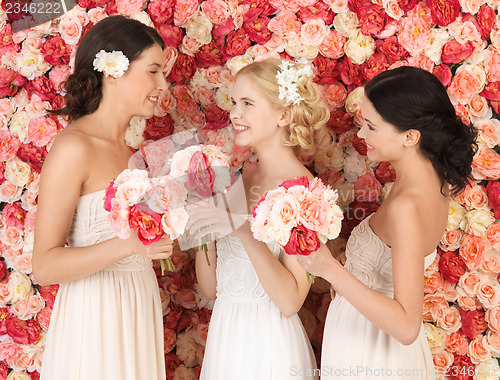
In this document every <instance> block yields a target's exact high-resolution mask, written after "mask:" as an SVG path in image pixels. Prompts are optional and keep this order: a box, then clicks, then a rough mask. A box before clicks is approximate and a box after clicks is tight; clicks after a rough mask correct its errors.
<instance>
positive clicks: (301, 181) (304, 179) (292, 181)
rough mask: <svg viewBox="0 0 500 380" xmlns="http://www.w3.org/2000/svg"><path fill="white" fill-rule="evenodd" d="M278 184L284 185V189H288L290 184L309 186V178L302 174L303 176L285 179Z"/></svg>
mask: <svg viewBox="0 0 500 380" xmlns="http://www.w3.org/2000/svg"><path fill="white" fill-rule="evenodd" d="M280 186H281V187H284V188H285V189H289V188H290V187H292V186H304V187H308V186H309V180H308V179H307V177H306V176H303V177H294V178H292V179H287V180H286V181H283V183H282V184H281V185H280Z"/></svg>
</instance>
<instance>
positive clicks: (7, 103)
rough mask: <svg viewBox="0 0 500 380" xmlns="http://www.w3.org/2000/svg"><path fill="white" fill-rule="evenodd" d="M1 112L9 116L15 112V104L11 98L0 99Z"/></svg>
mask: <svg viewBox="0 0 500 380" xmlns="http://www.w3.org/2000/svg"><path fill="white" fill-rule="evenodd" d="M0 113H1V114H2V115H5V116H7V117H9V118H10V117H11V116H12V114H13V113H14V106H13V105H12V102H11V100H10V99H9V98H3V99H0Z"/></svg>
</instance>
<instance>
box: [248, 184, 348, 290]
mask: <svg viewBox="0 0 500 380" xmlns="http://www.w3.org/2000/svg"><path fill="white" fill-rule="evenodd" d="M337 199H338V194H337V192H336V191H335V190H332V189H331V188H330V186H325V185H324V184H323V182H322V181H321V180H320V179H319V178H314V179H312V180H311V181H310V182H309V180H308V179H307V177H297V178H292V179H290V180H287V181H285V182H283V183H282V184H281V185H280V186H278V188H277V189H273V190H270V191H268V192H266V193H265V194H264V195H263V196H262V199H261V200H260V201H259V203H257V205H256V206H255V207H254V209H253V218H252V220H251V221H250V228H251V230H252V233H253V236H254V237H255V239H257V240H259V241H263V242H265V243H270V242H272V241H276V242H278V243H279V244H280V245H281V246H282V247H283V248H284V250H285V252H286V253H287V254H289V255H305V256H307V255H309V254H311V252H315V251H317V250H318V249H319V246H320V242H322V243H325V242H326V241H327V240H330V239H335V238H336V237H337V236H338V235H339V233H340V228H341V223H342V219H343V218H344V215H343V213H342V210H341V209H340V207H339V206H338V205H337ZM308 278H309V281H312V282H314V276H312V275H311V274H309V273H308Z"/></svg>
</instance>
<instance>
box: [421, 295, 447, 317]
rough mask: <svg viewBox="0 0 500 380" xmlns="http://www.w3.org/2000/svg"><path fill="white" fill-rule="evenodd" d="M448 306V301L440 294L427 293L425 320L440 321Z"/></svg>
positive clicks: (424, 310) (424, 309)
mask: <svg viewBox="0 0 500 380" xmlns="http://www.w3.org/2000/svg"><path fill="white" fill-rule="evenodd" d="M447 308H448V302H447V301H446V300H445V298H444V297H443V296H442V295H440V294H426V295H425V296H424V305H423V319H424V321H425V322H436V321H438V320H439V319H440V318H441V317H442V315H443V312H444V311H445V310H446V309H447Z"/></svg>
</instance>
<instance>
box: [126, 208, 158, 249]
mask: <svg viewBox="0 0 500 380" xmlns="http://www.w3.org/2000/svg"><path fill="white" fill-rule="evenodd" d="M129 223H130V227H131V229H132V230H135V229H137V236H138V237H139V240H140V241H141V242H142V244H144V245H149V244H151V243H154V242H155V241H158V240H160V238H161V237H162V236H163V234H164V233H165V232H164V231H163V228H162V226H161V216H160V215H159V214H158V213H156V212H154V211H153V210H151V209H150V208H149V207H148V206H146V205H134V206H132V207H131V208H130V215H129Z"/></svg>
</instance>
